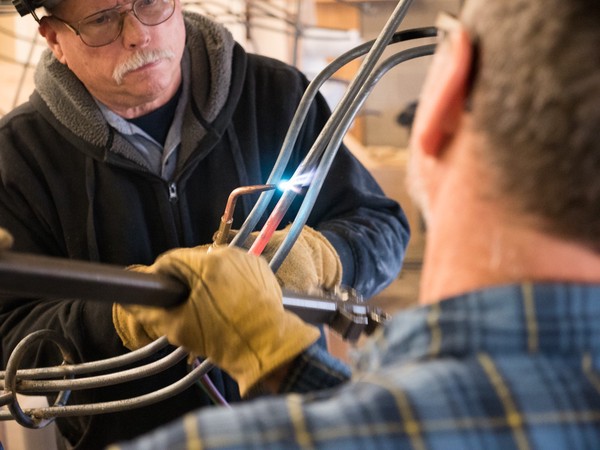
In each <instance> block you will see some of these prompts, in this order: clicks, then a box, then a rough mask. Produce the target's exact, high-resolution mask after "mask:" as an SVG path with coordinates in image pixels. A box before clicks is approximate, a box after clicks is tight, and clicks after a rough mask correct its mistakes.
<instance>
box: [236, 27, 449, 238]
mask: <svg viewBox="0 0 600 450" xmlns="http://www.w3.org/2000/svg"><path fill="white" fill-rule="evenodd" d="M436 34H437V30H436V28H435V27H426V28H419V29H414V30H407V31H400V32H396V33H394V35H393V36H392V38H391V39H390V42H389V43H388V44H387V45H391V44H396V43H399V42H404V41H408V40H413V39H421V38H428V37H434V36H436ZM375 42H376V41H375V40H372V41H369V42H366V43H364V44H361V45H359V46H357V47H355V48H353V49H351V50H349V51H347V52H346V53H344V54H342V55H341V56H339V57H337V58H336V59H335V60H333V61H332V62H331V63H330V64H329V65H327V66H326V67H325V68H324V69H323V70H322V71H321V72H320V73H319V74H318V75H317V76H316V77H315V78H314V79H313V80H312V81H311V82H310V83H309V85H308V87H307V88H306V91H305V93H304V95H303V96H302V99H301V100H300V103H299V104H298V108H297V109H296V113H295V115H294V117H293V119H292V122H291V124H290V128H289V130H288V133H287V135H286V137H285V139H284V142H283V144H282V148H281V151H280V152H279V156H278V158H277V160H276V161H275V164H274V166H273V169H272V171H271V174H270V176H269V179H268V180H267V183H268V184H275V185H276V184H278V183H279V182H280V181H281V176H282V175H283V172H284V170H285V167H286V165H287V163H288V161H289V158H290V156H291V152H292V149H293V147H294V144H295V143H296V140H297V138H298V135H299V134H300V130H301V128H302V123H303V122H304V120H305V119H306V115H307V114H308V111H309V109H310V106H311V104H312V102H313V100H314V98H315V97H316V95H317V93H318V91H319V89H320V88H321V87H322V85H323V84H324V83H325V81H327V80H328V79H329V78H331V77H332V76H333V75H334V74H335V73H336V72H337V71H338V70H339V69H341V68H342V67H343V66H345V65H346V64H348V63H349V62H351V61H353V60H355V59H356V58H359V57H360V56H363V55H365V54H366V53H367V52H368V51H369V50H370V49H371V48H372V47H373V45H374V44H375ZM307 157H308V155H307ZM272 196H273V192H271V191H270V192H264V193H263V194H261V196H260V198H259V199H258V201H257V202H256V204H255V205H254V208H253V209H252V211H251V212H250V214H249V215H248V217H247V218H246V220H245V222H244V224H243V225H242V226H241V227H240V231H239V233H238V234H237V235H236V237H235V238H234V239H233V241H232V242H231V245H237V246H242V245H243V243H244V242H245V241H246V239H247V238H248V235H249V234H250V233H251V232H252V230H254V227H256V224H257V223H258V221H259V220H260V218H261V217H262V215H263V213H264V212H265V210H266V208H267V206H268V204H269V201H270V200H271V198H272Z"/></svg>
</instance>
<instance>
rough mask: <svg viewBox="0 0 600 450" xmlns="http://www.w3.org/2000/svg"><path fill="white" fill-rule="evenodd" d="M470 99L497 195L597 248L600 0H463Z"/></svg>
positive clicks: (561, 233) (599, 215)
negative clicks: (470, 55)
mask: <svg viewBox="0 0 600 450" xmlns="http://www.w3.org/2000/svg"><path fill="white" fill-rule="evenodd" d="M462 20H463V22H464V23H465V24H466V26H467V27H468V28H469V29H470V31H471V33H472V34H473V36H475V39H476V41H475V42H474V48H475V51H476V56H477V58H476V67H475V69H474V79H473V86H472V90H471V98H470V105H471V111H472V114H473V121H474V124H475V127H476V128H477V129H478V130H480V131H483V132H484V133H485V135H486V136H487V138H488V141H489V143H490V145H489V146H488V148H486V149H482V151H481V157H482V159H483V160H485V161H487V163H489V166H490V167H493V168H494V169H493V170H494V173H495V174H497V175H498V180H499V183H498V185H497V186H496V189H497V192H498V193H499V195H505V194H509V195H510V196H511V199H514V201H515V202H516V204H517V205H518V207H519V208H520V209H521V210H522V211H523V212H526V213H528V214H531V215H532V216H533V217H535V218H537V219H540V222H541V223H542V226H543V227H544V228H545V229H546V231H549V232H551V233H553V234H555V235H559V236H561V237H566V238H568V239H573V240H576V241H579V242H582V243H584V244H586V245H591V246H592V247H594V248H595V249H596V250H600V133H599V131H598V130H600V50H599V49H600V2H599V1H598V0H568V1H565V0H467V1H466V4H465V7H464V9H463V14H462Z"/></svg>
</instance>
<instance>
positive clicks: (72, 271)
mask: <svg viewBox="0 0 600 450" xmlns="http://www.w3.org/2000/svg"><path fill="white" fill-rule="evenodd" d="M0 293H2V294H11V295H17V296H23V297H31V296H33V297H40V298H47V299H59V298H80V299H83V300H91V301H102V302H111V303H113V302H115V301H118V302H119V303H129V304H137V305H145V306H158V307H171V306H176V305H178V304H181V303H182V302H183V301H185V299H186V298H187V294H188V291H187V288H186V287H185V286H184V285H183V284H182V283H181V282H180V281H178V280H176V279H175V278H171V277H167V276H161V275H158V274H148V273H141V272H133V271H128V270H124V269H123V268H122V267H119V266H112V265H109V264H101V263H91V262H87V261H75V260H70V259H64V258H56V257H50V256H40V255H33V254H27V253H16V252H10V251H4V252H1V253H0ZM299 302H300V303H299ZM299 304H301V305H302V306H298V305H299ZM283 306H284V307H285V308H286V309H288V310H289V311H292V312H294V313H296V314H297V315H298V316H299V317H300V318H301V319H303V320H305V321H306V322H310V323H324V324H331V323H333V322H335V321H336V320H337V319H338V317H337V315H338V313H339V310H340V308H341V309H345V310H347V309H348V308H350V310H351V311H352V314H354V315H359V316H364V315H365V314H367V315H368V314H369V313H370V309H368V308H367V309H366V310H364V311H363V310H362V309H355V307H358V306H360V303H359V302H352V301H348V302H346V301H340V300H339V299H337V298H317V297H308V296H304V295H299V294H295V293H291V292H284V296H283ZM336 331H338V330H336ZM340 331H341V333H342V334H344V330H340Z"/></svg>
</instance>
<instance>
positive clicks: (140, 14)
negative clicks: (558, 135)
mask: <svg viewBox="0 0 600 450" xmlns="http://www.w3.org/2000/svg"><path fill="white" fill-rule="evenodd" d="M174 11H175V0H135V1H133V2H131V3H129V4H124V5H119V6H117V7H115V8H111V9H105V10H104V11H98V12H97V13H94V14H92V15H89V16H87V17H84V18H83V19H81V20H79V21H77V22H75V23H74V24H72V23H69V22H67V21H65V20H63V19H61V18H60V17H57V16H55V15H52V16H51V17H53V18H55V19H56V20H58V21H60V22H62V23H64V24H65V25H66V26H67V28H69V30H71V31H72V32H73V33H75V34H76V35H77V36H79V38H80V39H81V40H82V41H83V43H84V44H85V45H87V46H89V47H102V46H104V45H108V44H110V43H111V42H114V41H116V40H117V38H118V37H119V36H120V35H121V33H122V32H123V22H124V20H125V14H129V13H130V12H132V13H133V15H134V16H135V18H136V19H137V20H139V21H140V22H141V23H143V24H144V25H147V26H154V25H159V24H161V23H163V22H166V21H167V20H168V19H169V18H170V17H171V16H172V15H173V12H174Z"/></svg>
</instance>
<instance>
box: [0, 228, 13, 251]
mask: <svg viewBox="0 0 600 450" xmlns="http://www.w3.org/2000/svg"><path fill="white" fill-rule="evenodd" d="M12 245H13V237H12V235H11V234H10V233H9V232H8V231H7V230H5V229H4V228H0V251H1V250H9V249H10V248H11V247H12Z"/></svg>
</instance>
